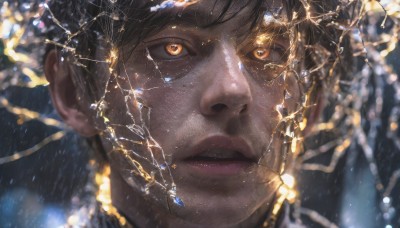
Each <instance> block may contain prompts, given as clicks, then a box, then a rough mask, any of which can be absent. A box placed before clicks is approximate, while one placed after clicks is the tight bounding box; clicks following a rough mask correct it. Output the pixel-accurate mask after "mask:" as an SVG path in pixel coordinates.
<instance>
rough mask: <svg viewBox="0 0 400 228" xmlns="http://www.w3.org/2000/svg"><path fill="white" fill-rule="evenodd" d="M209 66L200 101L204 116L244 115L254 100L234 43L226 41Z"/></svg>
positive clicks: (217, 50) (213, 56)
mask: <svg viewBox="0 0 400 228" xmlns="http://www.w3.org/2000/svg"><path fill="white" fill-rule="evenodd" d="M214 53H215V54H214V55H212V59H211V61H210V63H209V64H208V66H207V73H206V74H208V75H207V76H206V77H204V78H205V79H206V80H205V83H206V84H205V86H204V88H205V89H204V91H203V93H202V96H201V100H200V110H201V112H202V114H203V115H207V116H210V115H220V114H227V115H242V114H245V113H247V112H248V110H249V107H250V105H251V102H252V96H251V90H250V85H249V81H248V79H247V78H246V76H245V74H244V72H243V71H242V69H241V68H242V67H241V62H240V58H239V56H238V55H237V53H236V50H235V49H234V47H233V46H231V45H229V44H224V43H222V44H221V45H220V46H218V47H217V48H216V50H215V52H214Z"/></svg>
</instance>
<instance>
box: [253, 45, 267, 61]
mask: <svg viewBox="0 0 400 228" xmlns="http://www.w3.org/2000/svg"><path fill="white" fill-rule="evenodd" d="M269 54H270V49H267V48H261V47H260V48H256V49H255V50H254V51H253V56H254V57H255V58H256V59H258V60H266V59H267V58H268V57H269Z"/></svg>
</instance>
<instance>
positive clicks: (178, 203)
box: [172, 196, 185, 207]
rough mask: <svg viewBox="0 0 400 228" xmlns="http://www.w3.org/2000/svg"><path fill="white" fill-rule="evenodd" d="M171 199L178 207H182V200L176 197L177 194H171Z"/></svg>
mask: <svg viewBox="0 0 400 228" xmlns="http://www.w3.org/2000/svg"><path fill="white" fill-rule="evenodd" d="M172 199H173V200H174V203H175V204H176V205H178V206H180V207H184V206H185V204H184V203H183V201H182V200H181V199H180V198H179V197H177V196H173V197H172Z"/></svg>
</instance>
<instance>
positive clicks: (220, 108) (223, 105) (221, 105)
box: [211, 103, 228, 112]
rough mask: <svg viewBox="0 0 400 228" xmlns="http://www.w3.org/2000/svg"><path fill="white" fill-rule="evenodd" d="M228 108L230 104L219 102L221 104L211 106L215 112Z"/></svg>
mask: <svg viewBox="0 0 400 228" xmlns="http://www.w3.org/2000/svg"><path fill="white" fill-rule="evenodd" d="M227 108H228V106H226V105H225V104H221V103H219V104H215V105H213V106H212V107H211V110H213V111H214V112H221V111H223V110H224V109H227Z"/></svg>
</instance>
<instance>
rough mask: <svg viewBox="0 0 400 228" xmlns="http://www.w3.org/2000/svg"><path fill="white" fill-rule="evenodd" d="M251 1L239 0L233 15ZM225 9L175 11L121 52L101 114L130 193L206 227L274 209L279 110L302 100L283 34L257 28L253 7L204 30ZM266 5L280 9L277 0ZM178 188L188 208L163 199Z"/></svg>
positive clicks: (268, 25)
mask: <svg viewBox="0 0 400 228" xmlns="http://www.w3.org/2000/svg"><path fill="white" fill-rule="evenodd" d="M243 4H244V3H241V2H240V1H237V2H235V3H234V5H236V6H233V7H231V8H230V9H229V10H228V12H227V13H226V14H225V17H226V18H228V17H229V16H232V13H234V12H238V11H239V7H241V6H243ZM222 5H223V3H221V4H220V3H217V4H216V6H215V8H214V12H213V14H211V13H210V12H211V11H212V9H213V6H214V1H208V0H203V1H200V2H198V3H197V4H194V5H191V6H188V7H187V8H185V9H182V8H179V9H176V11H174V10H170V11H169V13H171V12H181V14H182V15H181V18H182V19H177V20H175V21H174V22H173V23H170V24H168V25H167V26H165V27H163V29H161V30H160V31H157V32H155V33H152V34H151V35H150V36H148V37H146V38H144V39H143V41H142V42H141V43H140V44H139V45H138V46H137V47H136V48H135V49H134V50H133V51H132V48H131V47H129V44H126V46H125V47H120V48H119V49H118V56H119V57H118V60H117V61H118V62H117V63H116V64H115V65H114V66H115V67H114V68H115V69H114V70H113V73H112V74H111V76H110V79H109V81H108V84H107V86H106V93H105V96H104V99H105V104H106V106H107V108H106V109H104V111H102V113H101V114H100V116H104V117H105V118H101V120H102V121H105V122H106V126H107V129H106V131H105V134H102V138H103V142H104V144H105V145H108V144H109V145H108V146H106V148H107V149H108V153H109V155H110V158H111V160H110V161H111V168H112V170H113V172H114V173H118V174H120V175H121V176H122V177H123V179H124V180H125V181H126V182H127V183H128V184H129V185H130V186H131V187H132V188H131V189H130V190H129V191H133V192H138V191H144V192H147V191H148V192H149V194H150V195H151V196H152V197H149V198H150V200H151V203H154V204H156V205H158V204H159V205H164V206H165V205H166V204H169V206H168V207H169V209H170V210H171V211H172V213H173V214H175V215H176V216H178V217H180V218H182V219H184V220H188V221H192V222H194V223H199V224H219V223H225V224H229V223H239V222H241V221H243V220H245V219H246V218H249V217H250V216H251V215H252V214H254V213H255V212H256V211H257V210H261V211H263V212H265V211H266V210H267V209H268V208H270V207H271V204H272V199H273V196H274V193H275V192H276V190H277V188H278V187H279V184H280V183H281V182H280V177H279V175H280V173H281V172H282V170H281V168H282V163H283V159H284V158H283V157H284V156H285V155H284V154H283V152H282V151H283V150H284V148H283V147H284V145H283V139H282V134H281V132H280V130H279V124H280V121H281V119H282V113H281V112H282V110H283V109H286V111H287V112H288V113H292V112H294V111H295V110H296V108H298V105H299V100H300V89H299V86H298V83H297V80H296V79H295V78H294V77H293V76H291V74H286V75H285V74H283V72H284V71H285V69H286V67H287V65H288V60H287V59H288V55H289V53H288V52H289V46H290V40H289V35H288V32H285V31H284V30H285V28H284V27H282V28H280V27H279V26H280V24H279V23H273V22H271V21H270V20H265V21H260V22H259V23H258V24H257V26H256V28H254V29H250V24H251V22H252V21H251V20H249V18H250V16H251V14H252V13H254V12H253V11H252V10H251V9H252V7H253V5H252V4H250V5H248V6H247V7H246V8H244V9H243V10H241V11H239V13H238V14H237V15H235V16H234V17H233V18H232V19H230V20H227V21H226V22H224V23H220V24H215V25H213V26H202V25H206V24H207V23H208V22H209V21H214V20H215V19H216V18H217V17H218V15H219V13H220V11H221V8H222V7H223V6H222ZM266 5H268V8H267V10H268V9H269V10H273V9H277V8H282V5H281V4H280V2H278V1H268V4H266ZM178 14H179V13H178ZM285 14H286V13H285V11H284V10H283V11H282V13H281V14H280V17H281V21H280V22H282V21H283V20H284V18H285ZM188 15H192V16H191V17H187V16H188ZM177 18H179V17H177ZM185 18H187V19H185ZM128 50H129V51H128ZM98 52H99V53H100V54H98V55H99V56H102V55H103V54H104V53H103V54H102V53H101V52H102V51H101V50H100V51H98ZM104 55H106V54H104ZM112 61H114V60H112ZM104 68H105V67H104ZM100 71H103V73H104V74H106V73H107V71H108V69H103V70H100ZM110 142H111V143H110ZM144 179H147V180H146V181H143V180H144ZM175 186H176V196H178V197H179V199H180V200H182V202H183V204H184V205H179V204H181V203H180V202H179V200H177V198H168V197H165V195H167V196H168V194H169V193H171V190H172V195H175V192H174V187H175ZM114 191H117V190H114ZM174 199H175V204H174V202H173V201H174ZM160 208H164V207H160ZM161 210H166V209H161ZM124 213H125V214H128V217H129V212H124Z"/></svg>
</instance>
